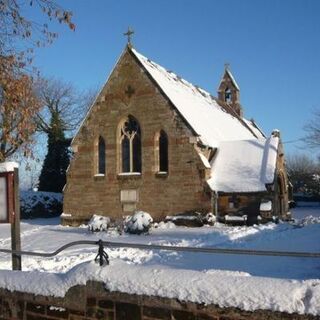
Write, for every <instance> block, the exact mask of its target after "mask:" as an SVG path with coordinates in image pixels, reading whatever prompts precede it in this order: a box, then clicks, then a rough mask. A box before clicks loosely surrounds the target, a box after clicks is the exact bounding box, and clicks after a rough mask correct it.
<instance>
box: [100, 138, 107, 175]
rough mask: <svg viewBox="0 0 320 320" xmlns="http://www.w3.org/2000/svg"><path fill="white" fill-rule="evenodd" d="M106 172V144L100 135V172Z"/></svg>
mask: <svg viewBox="0 0 320 320" xmlns="http://www.w3.org/2000/svg"><path fill="white" fill-rule="evenodd" d="M105 173H106V144H105V142H104V139H103V138H102V137H101V136H100V137H99V142H98V174H105Z"/></svg>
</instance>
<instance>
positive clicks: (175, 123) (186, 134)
mask: <svg viewBox="0 0 320 320" xmlns="http://www.w3.org/2000/svg"><path fill="white" fill-rule="evenodd" d="M128 87H130V88H131V91H132V90H133V93H132V94H130V95H128V94H127V91H128ZM128 115H131V116H133V117H134V118H135V119H137V121H138V122H139V124H140V127H141V143H142V172H141V175H135V176H132V175H119V173H121V169H120V158H121V154H120V138H119V137H120V134H119V124H120V123H121V121H123V119H125V117H127V116H128ZM160 130H164V131H165V132H166V134H167V136H168V146H169V147H168V158H169V170H168V174H166V175H163V174H161V175H160V174H157V173H158V171H159V168H157V155H156V154H155V150H156V149H157V148H156V145H155V143H156V142H155V137H156V136H157V135H158V133H159V132H160ZM99 136H101V137H103V139H104V140H105V143H106V174H105V175H96V174H97V146H98V139H99ZM195 143H196V139H195V137H194V133H193V132H192V129H191V128H190V127H188V125H187V124H186V122H185V121H183V119H182V118H181V117H180V116H179V115H178V113H177V110H176V109H175V108H174V107H173V106H172V105H171V103H170V102H169V101H168V100H167V99H166V98H165V97H164V96H163V94H162V93H161V92H160V91H159V89H157V87H156V85H155V84H154V83H153V81H152V80H151V79H150V78H149V77H148V75H147V74H146V73H145V71H144V70H143V69H142V68H141V66H140V65H139V62H138V61H137V60H136V58H135V57H134V56H133V55H132V54H131V53H130V51H129V50H125V52H124V54H123V55H122V57H121V58H120V60H119V62H118V64H117V66H116V68H115V69H114V71H113V72H112V74H111V76H110V78H109V80H108V83H107V84H106V86H105V87H104V88H103V90H102V92H101V94H100V95H99V97H98V99H97V101H96V103H95V104H94V106H93V108H92V110H91V112H90V115H89V116H88V117H87V119H86V120H85V122H84V123H83V125H82V127H81V129H80V131H79V133H78V134H77V136H76V138H75V140H74V141H73V145H72V146H73V149H74V151H75V154H74V158H73V160H72V161H71V164H70V167H69V170H68V173H67V184H66V187H65V191H64V212H65V213H67V214H72V215H73V218H75V219H80V220H81V219H83V220H86V219H87V218H90V217H91V215H92V214H101V215H108V216H110V217H112V218H115V219H116V218H121V217H122V215H123V214H124V212H123V204H122V203H121V201H120V191H121V190H132V189H133V190H137V191H138V201H137V203H136V204H135V207H136V209H138V210H143V211H147V212H149V213H150V214H152V216H153V218H154V219H155V220H160V219H163V218H164V217H165V216H166V215H168V214H173V213H181V212H186V211H191V210H192V211H194V210H197V211H207V212H208V211H210V210H211V195H210V194H209V193H206V192H204V185H205V176H204V175H203V170H205V167H204V165H203V163H202V161H201V159H200V157H199V155H198V153H197V151H196V150H195V145H194V144H195ZM69 220H70V219H69ZM71 220H72V219H71Z"/></svg>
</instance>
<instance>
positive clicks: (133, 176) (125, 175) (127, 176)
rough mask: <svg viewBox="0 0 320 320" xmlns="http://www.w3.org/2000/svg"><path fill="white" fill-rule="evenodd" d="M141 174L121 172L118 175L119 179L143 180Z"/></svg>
mask: <svg viewBox="0 0 320 320" xmlns="http://www.w3.org/2000/svg"><path fill="white" fill-rule="evenodd" d="M141 176H142V175H141V172H121V173H118V179H121V180H126V179H141Z"/></svg>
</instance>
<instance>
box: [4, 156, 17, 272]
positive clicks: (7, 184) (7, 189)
mask: <svg viewBox="0 0 320 320" xmlns="http://www.w3.org/2000/svg"><path fill="white" fill-rule="evenodd" d="M0 223H10V225H11V248H12V250H16V251H20V250H21V238H20V199H19V170H18V164H17V163H15V162H2V163H0ZM12 270H21V255H20V254H16V253H13V254H12Z"/></svg>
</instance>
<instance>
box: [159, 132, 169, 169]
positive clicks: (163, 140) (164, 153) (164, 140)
mask: <svg viewBox="0 0 320 320" xmlns="http://www.w3.org/2000/svg"><path fill="white" fill-rule="evenodd" d="M158 147H159V149H158V150H159V154H158V159H159V172H168V170H169V161H168V136H167V134H166V132H165V131H164V130H161V131H160V133H159V136H158Z"/></svg>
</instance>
